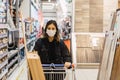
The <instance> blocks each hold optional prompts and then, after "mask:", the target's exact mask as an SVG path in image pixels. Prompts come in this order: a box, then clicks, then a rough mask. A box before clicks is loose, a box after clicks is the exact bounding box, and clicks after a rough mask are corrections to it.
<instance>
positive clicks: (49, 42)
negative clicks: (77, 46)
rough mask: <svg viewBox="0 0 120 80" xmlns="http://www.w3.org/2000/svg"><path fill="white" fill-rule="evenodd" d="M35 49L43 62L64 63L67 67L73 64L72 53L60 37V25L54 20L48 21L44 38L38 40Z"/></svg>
mask: <svg viewBox="0 0 120 80" xmlns="http://www.w3.org/2000/svg"><path fill="white" fill-rule="evenodd" d="M34 50H35V51H37V52H38V54H39V56H40V59H41V63H42V64H51V63H54V64H64V67H66V68H69V67H70V65H71V55H70V53H69V51H68V48H67V47H66V45H65V44H64V42H63V40H61V39H60V35H59V30H58V26H57V23H56V21H54V20H50V21H48V22H47V24H46V26H45V32H44V35H43V38H39V39H38V40H37V41H36V43H35V47H34Z"/></svg>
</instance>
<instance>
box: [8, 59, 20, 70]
mask: <svg viewBox="0 0 120 80" xmlns="http://www.w3.org/2000/svg"><path fill="white" fill-rule="evenodd" d="M17 60H18V57H15V59H13V60H12V61H11V62H10V63H9V64H8V68H10V67H11V66H12V65H13V64H14V63H15V62H16V61H17Z"/></svg>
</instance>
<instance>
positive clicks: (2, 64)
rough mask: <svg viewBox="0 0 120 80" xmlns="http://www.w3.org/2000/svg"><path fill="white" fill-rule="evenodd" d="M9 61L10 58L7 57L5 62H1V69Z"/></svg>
mask: <svg viewBox="0 0 120 80" xmlns="http://www.w3.org/2000/svg"><path fill="white" fill-rule="evenodd" d="M7 63H8V60H7V59H6V60H5V61H4V62H2V63H1V64H0V69H1V68H3V67H4V66H5V65H6V64H7Z"/></svg>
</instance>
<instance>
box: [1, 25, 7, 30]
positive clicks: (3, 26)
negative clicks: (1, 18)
mask: <svg viewBox="0 0 120 80" xmlns="http://www.w3.org/2000/svg"><path fill="white" fill-rule="evenodd" d="M5 28H8V25H7V24H0V29H5Z"/></svg>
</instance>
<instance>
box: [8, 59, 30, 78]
mask: <svg viewBox="0 0 120 80" xmlns="http://www.w3.org/2000/svg"><path fill="white" fill-rule="evenodd" d="M27 70H28V68H27V61H26V58H24V59H23V60H22V61H21V62H20V64H19V65H18V66H15V67H14V70H11V71H12V72H11V73H10V72H9V73H8V74H9V75H8V78H7V80H28V71H27Z"/></svg>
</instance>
